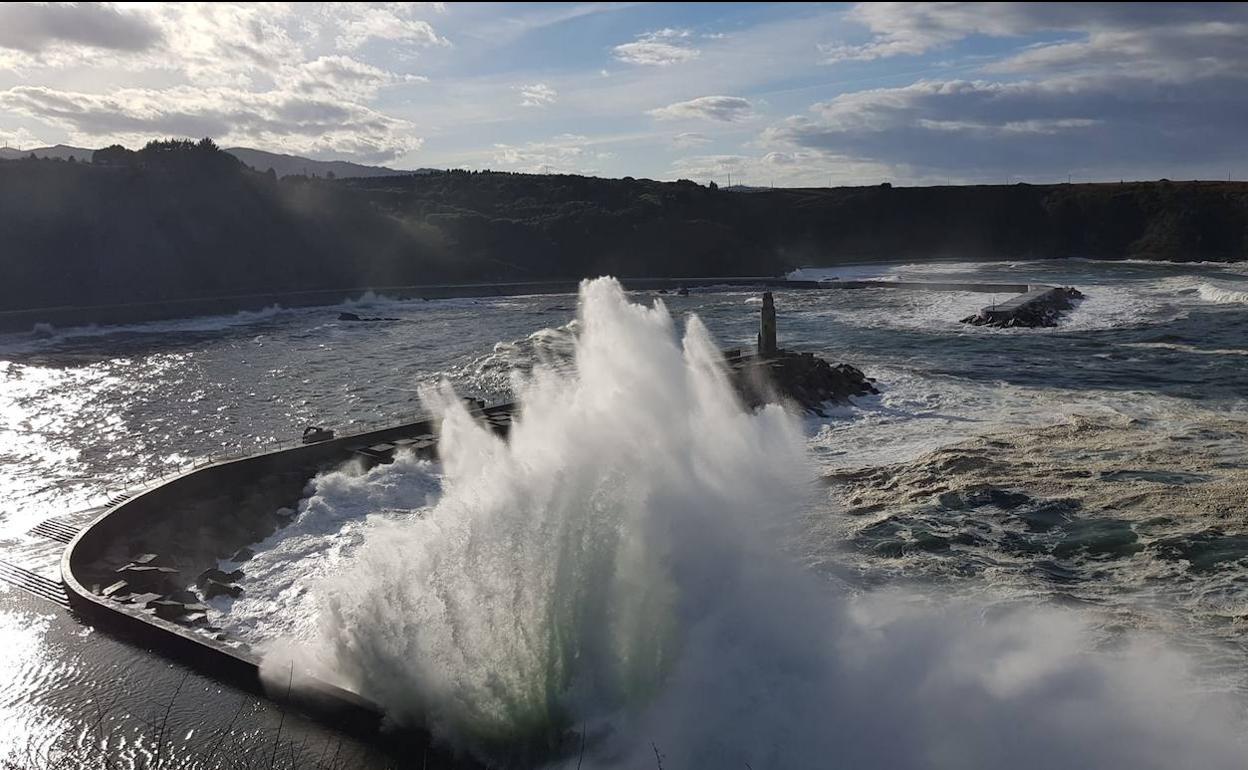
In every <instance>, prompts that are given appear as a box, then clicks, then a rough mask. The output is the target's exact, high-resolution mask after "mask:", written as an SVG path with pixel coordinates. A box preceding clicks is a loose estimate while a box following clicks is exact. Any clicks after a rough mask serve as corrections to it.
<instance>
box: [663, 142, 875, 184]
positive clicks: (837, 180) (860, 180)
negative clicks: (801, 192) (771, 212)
mask: <svg viewBox="0 0 1248 770" xmlns="http://www.w3.org/2000/svg"><path fill="white" fill-rule="evenodd" d="M671 172H672V173H671V175H672V176H673V177H677V178H686V179H693V180H695V181H700V182H701V181H714V182H715V183H716V184H719V185H721V186H724V185H727V184H728V183H729V179H730V178H731V183H732V184H733V185H747V186H752V187H767V186H770V185H775V186H777V187H823V186H826V185H829V184H833V185H841V184H864V183H865V184H878V183H880V182H882V181H888V180H892V179H895V178H897V172H898V170H897V169H895V168H891V167H889V166H888V165H885V164H881V163H872V162H868V161H862V160H856V159H853V158H848V157H845V156H841V155H836V154H832V153H825V152H820V151H818V150H790V151H787V152H780V151H774V150H773V151H770V152H766V153H764V154H762V155H757V156H756V155H693V156H689V157H685V158H680V159H678V160H676V161H675V162H673V163H672V166H671Z"/></svg>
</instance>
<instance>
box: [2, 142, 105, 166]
mask: <svg viewBox="0 0 1248 770" xmlns="http://www.w3.org/2000/svg"><path fill="white" fill-rule="evenodd" d="M93 152H95V150H89V149H87V148H85V147H70V146H69V145H67V144H54V145H52V146H51V147H34V148H31V149H28V150H15V149H13V148H12V147H0V160H17V159H19V158H29V157H30V155H31V153H34V155H35V157H36V158H55V159H56V160H69V159H70V158H73V159H74V160H83V161H88V162H89V161H90V160H91V153H93Z"/></svg>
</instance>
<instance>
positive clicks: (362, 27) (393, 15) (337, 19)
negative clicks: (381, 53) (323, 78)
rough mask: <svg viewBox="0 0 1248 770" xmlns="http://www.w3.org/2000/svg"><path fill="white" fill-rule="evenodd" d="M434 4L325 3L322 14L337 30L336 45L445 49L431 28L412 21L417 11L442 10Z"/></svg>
mask: <svg viewBox="0 0 1248 770" xmlns="http://www.w3.org/2000/svg"><path fill="white" fill-rule="evenodd" d="M440 5H441V4H437V3H327V4H326V6H325V8H324V9H323V13H324V14H325V15H326V17H327V18H328V19H329V20H330V26H332V27H334V28H336V29H337V37H336V38H335V43H336V45H337V46H338V47H339V48H341V49H347V50H351V49H356V48H359V47H360V46H362V45H364V44H365V43H367V42H368V41H370V40H386V41H390V42H403V43H407V44H410V45H417V46H425V47H428V46H447V45H450V41H449V40H447V39H446V38H444V37H442V36H440V35H438V33H437V32H435V31H434V29H433V25H432V24H430V23H429V22H428V21H425V20H424V19H419V18H416V17H415V15H414V14H415V12H417V11H419V10H434V11H438V10H441V8H440Z"/></svg>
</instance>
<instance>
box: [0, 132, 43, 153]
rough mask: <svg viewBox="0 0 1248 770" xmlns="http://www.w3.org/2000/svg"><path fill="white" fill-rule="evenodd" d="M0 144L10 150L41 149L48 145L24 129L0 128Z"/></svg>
mask: <svg viewBox="0 0 1248 770" xmlns="http://www.w3.org/2000/svg"><path fill="white" fill-rule="evenodd" d="M0 144H3V145H4V146H5V147H8V148H10V149H21V148H23V147H24V148H27V149H29V148H32V147H42V146H45V145H47V144H48V143H47V142H45V141H44V140H42V139H40V138H39V137H38V136H37V135H35V134H32V133H31V132H30V131H28V130H27V129H25V128H14V129H6V128H0Z"/></svg>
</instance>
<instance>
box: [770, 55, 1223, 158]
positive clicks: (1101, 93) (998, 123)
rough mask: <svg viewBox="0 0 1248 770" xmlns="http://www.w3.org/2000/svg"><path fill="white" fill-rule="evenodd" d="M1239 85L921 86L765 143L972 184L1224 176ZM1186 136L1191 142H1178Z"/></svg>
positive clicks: (810, 119) (1113, 81) (829, 108)
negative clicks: (1072, 177)
mask: <svg viewBox="0 0 1248 770" xmlns="http://www.w3.org/2000/svg"><path fill="white" fill-rule="evenodd" d="M1243 86H1244V83H1243V80H1242V79H1240V78H1238V77H1237V78H1229V77H1218V78H1206V79H1202V80H1198V81H1192V82H1188V83H1184V84H1164V83H1157V82H1155V81H1153V80H1151V79H1149V78H1147V77H1127V76H1104V75H1098V76H1086V75H1080V76H1068V77H1060V78H1050V79H1046V80H1025V81H1017V82H1008V83H999V82H989V81H964V80H955V81H920V82H918V83H914V84H912V85H909V86H904V87H899V88H883V89H873V90H868V91H859V92H855V93H848V94H842V95H840V96H838V97H836V98H834V99H832V100H829V101H827V102H821V103H818V104H815V105H813V106H812V107H811V114H810V115H808V116H794V117H791V118H788V119H787V120H784V121H782V122H781V123H779V124H776V125H774V126H771V127H770V128H768V129H766V130H765V131H764V133H763V136H762V143H763V144H765V145H769V146H771V147H772V148H773V149H776V150H778V151H783V150H785V149H790V148H795V149H802V150H813V151H819V152H825V153H834V154H837V155H843V156H848V157H853V158H858V159H862V160H867V161H872V162H880V163H886V164H896V165H901V166H906V167H910V168H912V169H914V170H915V171H916V173H919V174H922V175H926V176H935V177H942V176H943V177H944V178H946V179H955V180H963V181H967V180H969V181H985V180H988V181H996V180H999V179H1001V178H1003V177H1004V176H1005V175H1011V176H1014V177H1024V178H1026V177H1030V178H1032V179H1037V180H1040V181H1052V180H1054V179H1057V178H1062V177H1064V176H1065V175H1066V174H1067V173H1068V172H1074V173H1080V174H1082V175H1085V176H1092V177H1099V178H1118V177H1119V176H1128V177H1133V178H1141V177H1148V176H1152V177H1156V176H1169V177H1172V178H1173V177H1180V178H1187V177H1190V176H1192V175H1200V174H1205V175H1209V174H1214V175H1215V176H1218V177H1221V176H1223V175H1224V174H1225V168H1226V166H1225V165H1224V164H1228V163H1238V162H1239V159H1240V158H1241V154H1242V132H1241V130H1240V128H1239V127H1240V126H1242V125H1244V121H1245V120H1246V119H1248V90H1246V89H1244V87H1243ZM1177 137H1183V140H1182V141H1178V140H1176V138H1177Z"/></svg>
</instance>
